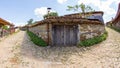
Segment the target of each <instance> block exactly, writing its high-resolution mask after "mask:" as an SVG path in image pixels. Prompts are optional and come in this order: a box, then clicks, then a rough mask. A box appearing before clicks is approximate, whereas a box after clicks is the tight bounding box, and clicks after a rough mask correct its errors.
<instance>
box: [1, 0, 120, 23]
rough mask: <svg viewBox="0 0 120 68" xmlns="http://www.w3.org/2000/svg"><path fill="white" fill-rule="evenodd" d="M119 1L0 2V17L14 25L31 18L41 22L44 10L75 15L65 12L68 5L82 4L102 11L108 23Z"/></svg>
mask: <svg viewBox="0 0 120 68" xmlns="http://www.w3.org/2000/svg"><path fill="white" fill-rule="evenodd" d="M119 2H120V1H119V0H0V17H1V18H3V19H5V20H7V21H10V22H12V23H14V24H15V25H24V24H26V23H27V21H28V20H29V19H31V18H33V19H34V21H38V20H42V19H43V18H42V16H43V15H44V14H45V13H47V11H46V8H47V7H51V8H52V11H56V12H58V14H59V15H64V14H70V13H75V12H73V11H66V9H67V6H68V5H76V4H80V3H84V4H86V5H89V6H91V7H92V8H93V9H95V10H96V11H104V20H105V22H106V21H109V20H111V18H112V17H114V16H115V14H116V12H117V9H118V3H119Z"/></svg>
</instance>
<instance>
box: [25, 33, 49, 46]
mask: <svg viewBox="0 0 120 68" xmlns="http://www.w3.org/2000/svg"><path fill="white" fill-rule="evenodd" d="M27 34H28V35H29V37H30V40H31V41H32V42H33V43H34V44H36V45H38V46H43V47H45V46H47V43H46V42H45V41H44V40H43V39H42V38H40V37H38V36H37V35H35V34H34V33H32V32H30V31H27Z"/></svg>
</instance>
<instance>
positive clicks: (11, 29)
mask: <svg viewBox="0 0 120 68" xmlns="http://www.w3.org/2000/svg"><path fill="white" fill-rule="evenodd" d="M5 25H6V26H8V27H9V29H7V30H6V29H4V28H3V26H5ZM13 32H14V25H13V24H12V23H10V22H8V21H6V20H4V19H2V18H0V37H2V36H4V35H7V34H10V33H13Z"/></svg>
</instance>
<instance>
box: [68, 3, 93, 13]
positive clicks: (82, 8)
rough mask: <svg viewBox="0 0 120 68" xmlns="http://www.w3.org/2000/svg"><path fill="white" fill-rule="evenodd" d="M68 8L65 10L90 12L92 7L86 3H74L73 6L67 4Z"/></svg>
mask: <svg viewBox="0 0 120 68" xmlns="http://www.w3.org/2000/svg"><path fill="white" fill-rule="evenodd" d="M67 7H68V9H67V11H72V10H74V11H77V12H82V13H85V12H92V11H93V9H92V8H91V7H90V6H88V5H85V4H83V3H81V4H80V5H75V6H67Z"/></svg>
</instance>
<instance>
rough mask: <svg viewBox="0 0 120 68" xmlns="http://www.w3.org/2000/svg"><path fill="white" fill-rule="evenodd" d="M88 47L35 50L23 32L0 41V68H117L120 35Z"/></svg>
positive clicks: (36, 47)
mask: <svg viewBox="0 0 120 68" xmlns="http://www.w3.org/2000/svg"><path fill="white" fill-rule="evenodd" d="M107 31H108V35H109V36H108V38H107V40H106V41H104V42H101V43H100V44H97V45H94V46H91V47H87V48H84V47H81V48H78V47H75V46H74V47H38V46H36V45H34V44H33V43H32V42H31V41H30V40H29V37H28V36H27V34H26V33H25V32H24V31H20V32H19V33H16V34H13V35H11V36H9V37H7V38H6V39H3V40H2V41H1V42H0V68H120V33H118V32H116V31H114V30H111V29H109V28H107Z"/></svg>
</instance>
